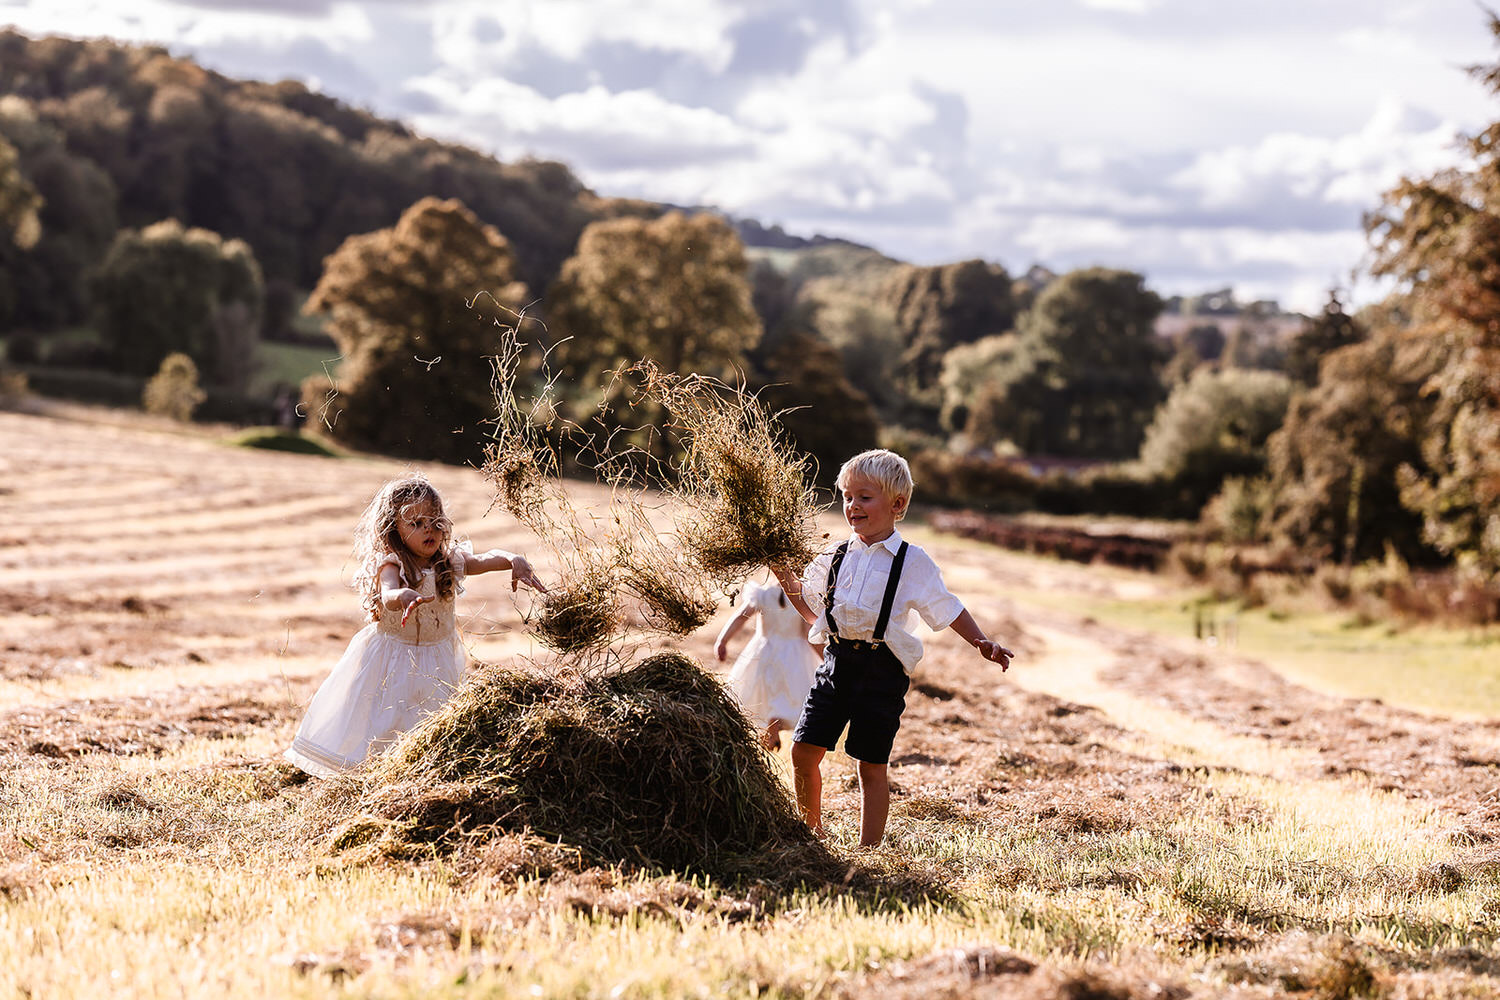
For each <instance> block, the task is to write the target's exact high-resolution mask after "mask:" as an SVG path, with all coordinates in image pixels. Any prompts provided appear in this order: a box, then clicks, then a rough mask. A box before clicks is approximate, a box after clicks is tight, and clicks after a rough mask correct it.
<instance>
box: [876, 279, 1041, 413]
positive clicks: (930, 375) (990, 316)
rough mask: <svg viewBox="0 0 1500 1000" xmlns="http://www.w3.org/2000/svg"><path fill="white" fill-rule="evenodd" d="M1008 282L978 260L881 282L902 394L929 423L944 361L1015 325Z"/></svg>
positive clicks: (1011, 290)
mask: <svg viewBox="0 0 1500 1000" xmlns="http://www.w3.org/2000/svg"><path fill="white" fill-rule="evenodd" d="M1012 286H1013V281H1012V279H1011V276H1010V275H1009V274H1008V273H1006V270H1005V268H1003V267H1001V266H1000V265H998V264H991V263H988V262H986V261H983V260H966V261H959V262H957V263H954V264H944V265H940V266H937V267H913V266H910V265H908V266H904V267H900V268H897V269H896V270H895V271H893V272H892V273H891V274H890V276H889V277H888V278H887V279H886V286H885V289H884V295H883V296H882V298H883V300H884V301H885V302H886V303H887V304H888V305H889V306H890V307H891V308H892V309H893V310H894V313H895V322H896V329H897V331H898V332H899V333H900V336H901V338H902V350H901V354H900V356H899V358H898V359H897V360H898V361H899V363H900V371H901V373H902V379H901V384H902V389H903V390H904V391H905V392H906V394H907V395H908V396H910V397H912V398H913V399H914V400H915V401H917V402H918V403H920V404H922V405H923V406H924V407H925V408H926V410H927V413H928V422H929V423H931V422H932V417H933V416H935V415H936V412H937V410H938V407H939V405H940V395H941V393H940V391H939V390H938V388H937V384H938V379H939V376H940V375H941V373H942V368H943V357H944V356H945V355H946V354H947V353H948V352H949V351H950V350H952V349H953V348H954V347H957V346H958V345H960V344H968V343H972V342H974V341H976V340H979V339H980V338H982V337H988V336H993V335H996V334H1002V333H1005V332H1007V331H1008V330H1010V329H1011V327H1012V326H1013V325H1014V324H1015V319H1016V306H1015V298H1014V294H1013V287H1012Z"/></svg>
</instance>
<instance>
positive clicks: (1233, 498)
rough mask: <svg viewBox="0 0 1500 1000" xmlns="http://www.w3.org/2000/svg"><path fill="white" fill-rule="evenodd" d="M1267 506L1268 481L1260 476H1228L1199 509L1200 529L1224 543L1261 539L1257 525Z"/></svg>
mask: <svg viewBox="0 0 1500 1000" xmlns="http://www.w3.org/2000/svg"><path fill="white" fill-rule="evenodd" d="M1270 507H1271V483H1270V480H1268V479H1266V478H1265V477H1264V476H1260V477H1257V478H1254V479H1247V478H1245V477H1243V476H1231V477H1230V478H1228V479H1226V480H1224V485H1223V487H1221V488H1220V490H1219V492H1218V493H1217V494H1215V495H1214V497H1213V499H1211V500H1209V502H1208V504H1207V505H1206V506H1204V508H1203V516H1202V522H1203V527H1204V529H1205V530H1206V531H1207V532H1208V533H1209V534H1210V535H1211V536H1212V537H1214V538H1217V539H1219V540H1221V541H1225V542H1234V543H1238V544H1248V543H1250V542H1256V541H1259V540H1261V536H1262V534H1263V531H1262V529H1261V525H1262V523H1263V521H1264V519H1265V516H1266V511H1268V510H1269V509H1270Z"/></svg>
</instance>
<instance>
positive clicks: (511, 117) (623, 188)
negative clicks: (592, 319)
mask: <svg viewBox="0 0 1500 1000" xmlns="http://www.w3.org/2000/svg"><path fill="white" fill-rule="evenodd" d="M0 24H8V25H11V26H14V27H15V28H17V29H19V30H20V31H23V32H25V33H27V34H30V35H41V34H65V35H72V36H75V37H76V36H78V35H80V34H88V35H107V36H110V37H114V38H117V39H120V40H124V41H132V42H154V43H158V44H163V45H165V46H167V47H168V49H170V50H171V51H172V52H174V53H176V54H180V55H187V56H191V57H193V58H195V59H197V60H198V61H199V62H201V63H202V64H204V65H206V66H208V67H210V68H212V69H215V70H218V71H219V72H221V73H224V74H226V75H230V76H237V77H253V78H259V79H272V80H274V79H282V78H288V77H289V78H295V79H299V80H302V81H304V82H306V83H307V84H308V85H310V86H312V87H315V88H317V89H320V90H323V91H325V92H327V93H330V94H332V95H334V96H336V97H338V98H340V99H342V100H344V101H347V102H349V103H351V104H354V105H357V106H359V107H363V108H367V109H369V110H371V111H373V112H375V113H377V114H379V115H382V116H388V117H396V118H400V119H403V120H405V121H406V122H408V123H409V124H410V125H411V126H412V127H414V128H415V129H417V130H418V131H420V132H422V133H424V134H427V135H431V136H434V137H437V138H441V139H445V140H453V141H459V142H462V143H464V144H466V145H469V146H472V147H474V148H477V149H482V150H485V151H487V152H490V153H493V154H495V155H496V156H498V157H499V158H501V159H503V160H511V159H517V158H520V157H524V156H535V157H541V158H545V159H556V160H561V161H563V162H565V163H567V164H568V165H569V166H570V167H571V168H572V169H573V171H574V172H575V173H576V174H577V175H578V176H579V177H580V179H582V181H583V182H584V183H585V184H587V185H588V186H589V187H591V188H593V189H594V190H595V191H597V192H598V193H600V194H602V195H615V196H628V197H638V198H646V199H650V200H653V201H662V202H669V203H672V204H678V205H709V206H713V207H716V208H718V209H720V210H722V211H725V212H728V213H730V214H732V215H736V216H743V217H750V218H755V219H758V220H760V221H761V222H762V223H764V224H766V225H768V226H769V225H781V226H782V227H784V228H785V229H786V230H787V231H788V232H790V233H794V234H797V235H802V236H810V235H813V234H815V233H821V234H824V235H828V236H839V237H844V238H846V239H851V240H854V241H856V242H860V243H865V244H868V245H870V246H873V247H875V248H877V249H879V250H880V251H882V252H884V253H886V254H888V255H890V256H892V257H896V258H899V259H901V260H906V261H910V262H912V263H916V264H940V263H947V262H950V261H957V260H965V259H970V258H975V257H979V258H983V259H985V260H989V261H993V262H995V263H999V264H1002V265H1004V266H1005V267H1006V268H1007V269H1008V270H1010V271H1011V272H1012V273H1021V272H1024V271H1025V270H1026V269H1027V268H1029V267H1030V266H1032V265H1033V264H1042V265H1044V266H1047V267H1049V268H1051V269H1053V270H1054V271H1067V270H1071V269H1073V268H1077V267H1086V266H1094V265H1101V266H1107V267H1117V268H1124V269H1127V270H1132V271H1137V272H1140V273H1142V274H1144V275H1145V276H1146V282H1147V284H1148V286H1150V287H1152V288H1154V289H1155V290H1157V291H1158V292H1160V293H1162V294H1164V295H1174V294H1197V293H1201V292H1204V291H1208V290H1212V289H1218V288H1223V287H1233V289H1234V291H1235V295H1236V297H1237V298H1239V299H1241V300H1242V301H1249V300H1253V299H1258V298H1273V299H1276V300H1278V301H1279V302H1281V304H1282V305H1283V306H1285V307H1287V308H1292V309H1300V310H1304V311H1311V310H1315V309H1317V308H1318V307H1319V306H1320V305H1321V304H1322V303H1323V302H1324V301H1325V300H1326V297H1327V292H1328V289H1329V288H1331V287H1334V286H1339V287H1341V288H1344V289H1346V294H1348V295H1350V296H1352V297H1353V298H1354V300H1356V301H1358V300H1360V299H1361V298H1368V297H1369V296H1370V295H1372V294H1374V293H1375V291H1377V290H1378V289H1377V286H1375V285H1374V284H1372V283H1370V282H1369V281H1368V280H1365V279H1360V278H1357V277H1356V276H1357V275H1359V274H1360V271H1361V268H1362V265H1363V263H1364V262H1365V261H1366V259H1367V253H1368V244H1367V241H1366V239H1365V236H1364V231H1363V228H1362V225H1361V219H1362V217H1363V215H1364V213H1366V212H1368V211H1371V210H1373V209H1375V208H1376V207H1377V206H1378V205H1379V203H1380V196H1381V193H1382V192H1383V191H1385V190H1387V189H1388V188H1389V187H1390V186H1391V185H1392V184H1394V183H1395V182H1396V181H1397V180H1398V179H1399V178H1400V177H1402V176H1409V175H1425V174H1429V173H1431V172H1433V171H1435V170H1438V169H1441V168H1443V167H1447V166H1453V165H1461V164H1462V163H1463V162H1464V153H1463V149H1462V147H1461V145H1460V143H1459V142H1458V137H1459V136H1460V135H1461V134H1466V133H1473V132H1475V131H1478V130H1479V129H1481V128H1483V127H1484V126H1485V125H1486V124H1488V123H1489V122H1491V121H1494V120H1496V119H1497V118H1500V114H1497V112H1500V101H1497V100H1496V99H1495V98H1493V97H1491V96H1489V95H1487V94H1486V93H1485V91H1484V89H1483V88H1482V87H1481V86H1480V85H1479V84H1478V82H1476V81H1475V80H1473V79H1472V78H1471V77H1470V76H1469V75H1468V74H1467V73H1466V72H1465V67H1467V66H1471V65H1474V64H1476V63H1489V62H1497V61H1500V48H1497V47H1496V46H1495V45H1494V44H1493V40H1492V37H1491V35H1490V33H1489V30H1488V23H1487V14H1486V11H1485V9H1484V8H1483V7H1481V6H1480V5H1479V4H1477V3H1475V2H1473V0H1258V2H1256V3H1245V2H1243V0H1051V2H1047V3H1041V2H1037V0H484V2H476V0H369V2H362V3H344V2H338V0H259V2H253V0H0Z"/></svg>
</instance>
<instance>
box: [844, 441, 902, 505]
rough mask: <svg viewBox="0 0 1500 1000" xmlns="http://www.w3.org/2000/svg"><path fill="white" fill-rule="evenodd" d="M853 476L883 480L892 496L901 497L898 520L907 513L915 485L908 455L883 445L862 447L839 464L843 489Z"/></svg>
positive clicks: (883, 486)
mask: <svg viewBox="0 0 1500 1000" xmlns="http://www.w3.org/2000/svg"><path fill="white" fill-rule="evenodd" d="M853 476H864V477H866V478H868V479H873V480H874V481H875V482H877V483H879V484H880V488H881V490H882V491H884V493H885V495H886V496H887V497H889V498H890V499H892V500H895V499H896V498H897V497H900V498H901V501H902V503H901V509H900V510H899V511H897V512H896V520H898V521H899V520H901V519H902V518H904V517H905V516H906V509H907V508H908V507H910V506H911V491H912V488H913V486H914V485H915V484H914V483H912V480H911V466H909V465H907V464H906V459H904V458H902V457H901V456H900V455H898V454H896V453H895V452H894V451H887V450H886V449H884V448H875V449H873V450H871V451H862V452H860V453H859V454H858V455H855V456H854V457H853V458H851V459H849V460H848V461H847V462H845V463H844V464H843V465H842V466H840V467H839V478H838V480H837V485H838V488H839V489H843V488H844V487H845V486H846V485H848V482H849V479H850V478H851V477H853Z"/></svg>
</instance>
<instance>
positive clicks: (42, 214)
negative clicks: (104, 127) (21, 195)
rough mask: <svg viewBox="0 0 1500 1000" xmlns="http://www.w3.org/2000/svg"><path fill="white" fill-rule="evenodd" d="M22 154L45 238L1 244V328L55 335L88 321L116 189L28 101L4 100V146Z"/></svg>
mask: <svg viewBox="0 0 1500 1000" xmlns="http://www.w3.org/2000/svg"><path fill="white" fill-rule="evenodd" d="M7 140H8V141H9V143H10V144H11V145H12V146H14V147H15V149H16V151H17V153H18V162H19V166H20V172H21V174H22V175H23V176H24V177H25V178H26V180H27V182H28V183H29V186H31V187H32V188H34V191H35V193H36V194H37V195H39V196H40V198H41V207H40V211H39V212H35V213H34V218H35V221H38V222H39V223H40V237H39V238H38V239H35V240H34V241H32V242H31V243H30V245H29V246H27V247H25V248H23V247H20V246H17V245H15V244H14V243H12V242H10V241H8V240H0V327H3V326H12V327H18V328H22V329H31V330H49V329H56V328H58V327H62V326H67V325H71V324H78V323H83V322H85V321H86V320H87V318H88V304H89V300H88V287H87V282H86V281H85V280H84V276H85V275H87V274H88V273H90V272H91V271H92V270H93V269H94V267H95V266H96V265H97V264H98V263H99V261H100V260H101V259H102V258H103V256H104V254H105V252H106V251H107V250H108V249H109V246H110V242H111V241H112V240H113V239H114V236H115V231H116V229H117V228H118V227H117V225H116V219H115V188H114V185H113V184H112V183H111V182H110V180H109V177H108V176H107V175H106V174H105V173H104V171H103V170H101V169H99V167H98V166H97V165H95V164H94V162H93V161H91V160H89V159H88V158H87V157H84V156H80V155H76V154H74V153H73V152H71V151H70V150H69V149H68V148H67V147H66V146H65V145H64V143H63V136H62V134H61V133H60V132H58V130H57V129H56V128H54V127H52V126H51V125H48V124H47V123H46V122H45V121H42V120H41V119H40V118H39V117H38V115H37V112H36V109H35V108H34V107H33V106H32V105H31V103H30V102H28V101H23V100H21V99H20V98H16V97H6V98H0V143H3V142H5V141H7Z"/></svg>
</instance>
